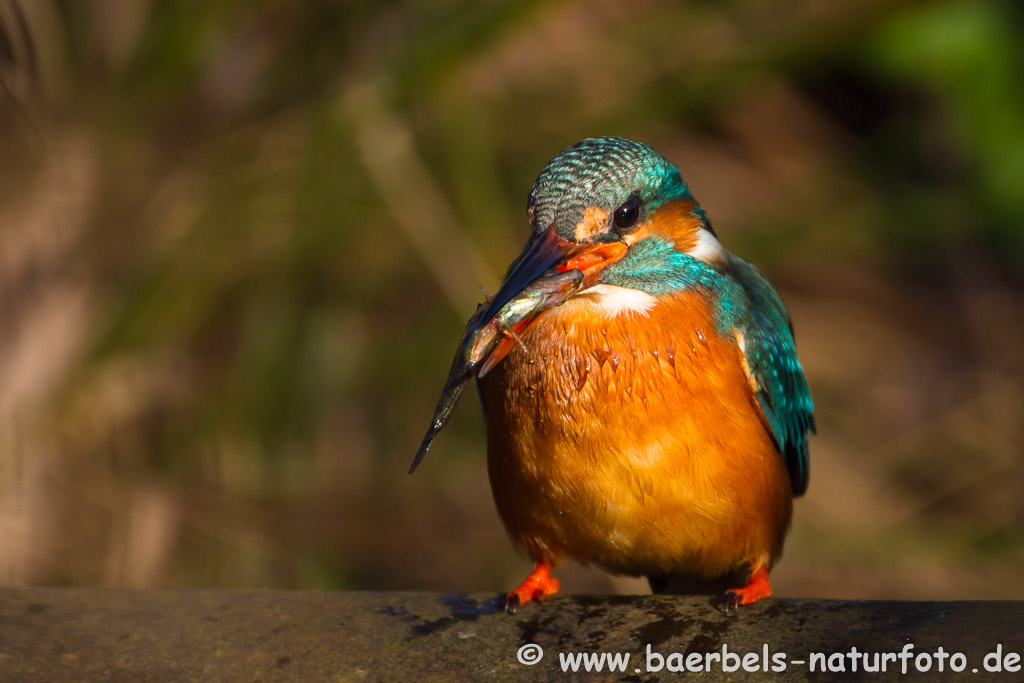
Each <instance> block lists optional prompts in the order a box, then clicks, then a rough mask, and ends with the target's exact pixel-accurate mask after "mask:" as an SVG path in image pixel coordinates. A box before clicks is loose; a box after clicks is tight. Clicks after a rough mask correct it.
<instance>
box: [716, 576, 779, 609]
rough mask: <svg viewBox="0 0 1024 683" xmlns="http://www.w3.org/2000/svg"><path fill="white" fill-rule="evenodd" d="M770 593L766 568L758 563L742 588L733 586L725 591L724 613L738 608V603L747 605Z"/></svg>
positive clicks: (770, 588)
mask: <svg viewBox="0 0 1024 683" xmlns="http://www.w3.org/2000/svg"><path fill="white" fill-rule="evenodd" d="M771 594H772V587H771V584H769V583H768V570H767V569H765V566H764V565H763V564H758V565H757V566H756V567H754V569H753V571H751V572H750V580H749V581H747V585H746V586H744V587H743V588H733V589H732V590H727V591H726V592H725V613H726V614H728V613H729V610H730V609H733V610H737V611H738V610H739V606H740V605H749V604H751V603H754V602H757V601H758V600H761V599H762V598H767V597H768V596H769V595H771Z"/></svg>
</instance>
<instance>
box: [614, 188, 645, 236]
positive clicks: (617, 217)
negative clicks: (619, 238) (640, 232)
mask: <svg viewBox="0 0 1024 683" xmlns="http://www.w3.org/2000/svg"><path fill="white" fill-rule="evenodd" d="M639 222H640V200H639V199H637V198H636V197H630V198H629V199H627V200H626V201H624V202H623V203H622V204H621V205H620V206H619V208H617V209H615V214H614V215H613V217H612V225H614V226H615V229H616V230H617V231H618V232H619V234H620V235H621V234H625V233H628V232H632V231H633V228H635V227H636V226H637V223H639Z"/></svg>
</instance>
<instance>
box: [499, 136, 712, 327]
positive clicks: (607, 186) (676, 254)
mask: <svg viewBox="0 0 1024 683" xmlns="http://www.w3.org/2000/svg"><path fill="white" fill-rule="evenodd" d="M527 211H528V215H529V219H530V227H531V234H530V238H529V240H528V241H527V243H526V246H525V247H524V248H523V252H522V254H520V256H519V258H518V259H517V260H516V261H515V262H513V264H512V266H511V268H510V269H509V272H508V274H507V275H506V276H505V281H504V283H503V284H502V286H501V289H499V290H498V293H497V294H496V295H495V296H494V298H493V299H492V300H491V301H490V302H489V305H488V307H487V308H486V310H485V311H484V312H483V314H482V315H481V316H480V319H481V320H484V321H486V320H489V319H491V318H492V317H493V315H494V314H495V313H497V312H498V310H499V309H500V308H501V307H502V306H504V305H505V304H506V303H507V302H508V301H509V300H511V299H512V298H514V297H515V296H517V295H518V294H519V293H520V292H522V291H523V290H524V288H526V287H528V286H529V285H530V284H531V283H533V282H534V281H535V280H537V279H538V278H539V277H541V276H542V275H543V274H545V273H549V272H551V271H552V269H556V270H558V271H563V272H564V271H568V270H579V271H581V272H582V273H583V275H584V280H583V285H582V288H581V289H580V290H579V291H577V292H576V293H575V295H576V296H580V295H584V296H585V295H587V293H588V290H591V289H592V288H594V287H596V286H598V285H614V286H616V287H624V288H628V289H632V290H637V291H640V292H643V293H645V294H648V295H651V296H658V295H661V294H665V293H668V292H670V291H673V290H675V289H679V288H680V287H682V286H683V285H684V283H681V282H679V281H678V274H679V273H680V272H681V270H682V269H681V268H680V263H681V260H683V259H686V258H690V257H692V258H696V259H699V260H701V261H704V262H707V263H711V264H715V263H721V262H722V261H723V259H724V252H723V250H722V247H721V245H719V243H718V240H717V239H716V238H715V234H714V232H713V231H712V229H711V225H710V223H709V222H708V220H707V217H706V216H705V215H704V212H703V210H702V209H701V208H700V205H699V204H697V201H696V200H695V199H694V198H693V195H692V194H691V193H690V190H689V188H688V187H687V185H686V183H685V182H684V181H683V179H682V177H681V176H680V174H679V170H678V169H677V168H676V167H675V166H673V165H672V164H670V163H669V162H668V161H667V160H666V159H665V157H663V156H662V155H661V154H659V153H658V152H657V151H655V150H654V149H653V148H652V147H650V146H648V145H645V144H642V143H639V142H633V141H632V140H626V139H623V138H615V137H604V138H588V139H586V140H583V141H581V142H578V143H576V144H575V145H573V146H571V147H568V148H567V149H564V150H562V151H561V152H559V153H558V154H557V155H556V156H555V157H554V158H553V159H552V160H551V161H549V162H548V164H547V165H546V166H545V167H544V168H543V169H542V170H541V172H540V174H539V175H538V176H537V180H536V181H535V182H534V184H533V188H532V189H531V190H530V197H529V202H528V204H527Z"/></svg>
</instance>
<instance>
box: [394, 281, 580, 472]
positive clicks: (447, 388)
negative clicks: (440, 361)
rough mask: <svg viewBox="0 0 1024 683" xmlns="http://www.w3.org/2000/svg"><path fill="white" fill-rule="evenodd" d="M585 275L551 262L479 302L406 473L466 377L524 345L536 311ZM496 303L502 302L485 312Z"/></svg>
mask: <svg viewBox="0 0 1024 683" xmlns="http://www.w3.org/2000/svg"><path fill="white" fill-rule="evenodd" d="M583 281H584V274H583V272H581V271H579V270H567V271H565V272H560V271H559V270H558V269H554V268H552V269H551V270H549V271H547V272H546V273H544V274H543V275H541V277H540V278H538V279H537V280H534V281H533V282H532V283H530V284H529V285H527V286H526V287H524V288H523V289H522V290H521V291H520V292H519V293H518V294H516V295H514V296H512V297H511V298H509V299H508V300H507V301H505V302H504V303H502V302H500V301H491V302H488V303H487V304H480V305H479V306H477V309H476V312H475V313H473V317H471V318H470V319H469V322H468V323H467V324H466V329H465V331H464V332H463V333H462V339H461V340H459V347H458V350H457V351H456V352H455V358H454V360H452V367H451V369H450V370H449V371H448V381H447V382H445V385H444V389H443V390H442V391H441V398H440V399H439V400H438V402H437V408H435V409H434V417H433V419H432V420H431V421H430V427H429V428H428V429H427V434H426V436H424V437H423V442H422V443H421V444H420V449H419V451H417V452H416V457H415V459H413V461H412V466H411V467H410V468H409V474H412V473H413V472H414V471H416V468H417V467H418V466H419V464H420V461H421V460H423V457H424V456H425V455H426V454H427V451H428V450H429V449H430V445H431V444H432V443H433V441H434V437H435V436H437V433H438V432H440V431H441V430H442V429H443V428H444V426H445V425H446V424H448V420H449V418H450V417H451V414H452V411H453V410H455V405H456V404H457V403H458V401H459V397H461V396H462V392H463V390H464V389H465V388H466V384H468V383H469V380H470V379H471V378H472V377H473V376H474V375H477V376H479V377H483V376H484V375H486V374H487V373H488V372H489V371H490V370H491V368H493V367H494V366H495V365H497V364H498V363H499V362H500V361H501V359H502V358H504V357H505V356H506V355H507V354H508V352H509V351H511V350H512V348H513V345H514V344H515V343H518V344H519V345H520V346H522V345H523V342H522V340H521V339H519V336H518V335H519V333H520V332H522V331H523V330H525V329H526V328H527V327H528V326H529V325H530V323H531V322H533V321H534V320H535V319H536V318H537V316H538V315H540V314H541V313H543V312H544V311H546V310H548V309H550V308H554V307H555V306H557V305H559V304H561V303H563V302H564V301H565V300H566V299H568V298H569V297H571V296H572V295H573V294H575V293H576V292H578V291H579V290H580V288H582V286H583ZM495 305H499V306H500V307H499V308H498V310H497V312H496V313H494V314H493V315H491V316H490V317H489V318H487V315H488V314H489V313H490V312H491V310H492V309H493V308H494V306H495ZM485 318H486V319H485ZM524 349H525V347H524Z"/></svg>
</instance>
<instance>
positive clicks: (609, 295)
mask: <svg viewBox="0 0 1024 683" xmlns="http://www.w3.org/2000/svg"><path fill="white" fill-rule="evenodd" d="M656 303H658V300H657V299H656V298H655V297H654V296H652V295H650V294H648V293H647V292H641V291H640V290H639V289H630V288H629V287H619V286H618V285H606V284H601V285H594V286H593V287H590V288H588V289H585V290H583V291H582V292H580V293H579V294H577V295H576V296H574V297H572V298H571V299H569V300H568V301H566V302H565V303H564V304H562V305H563V306H585V307H587V308H590V309H591V310H593V311H595V312H600V313H603V314H604V315H605V316H607V317H608V318H614V317H615V316H617V315H620V314H627V315H628V314H630V313H638V314H640V315H643V316H646V315H647V312H648V311H650V310H651V309H652V308H654V305H655V304H656Z"/></svg>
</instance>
